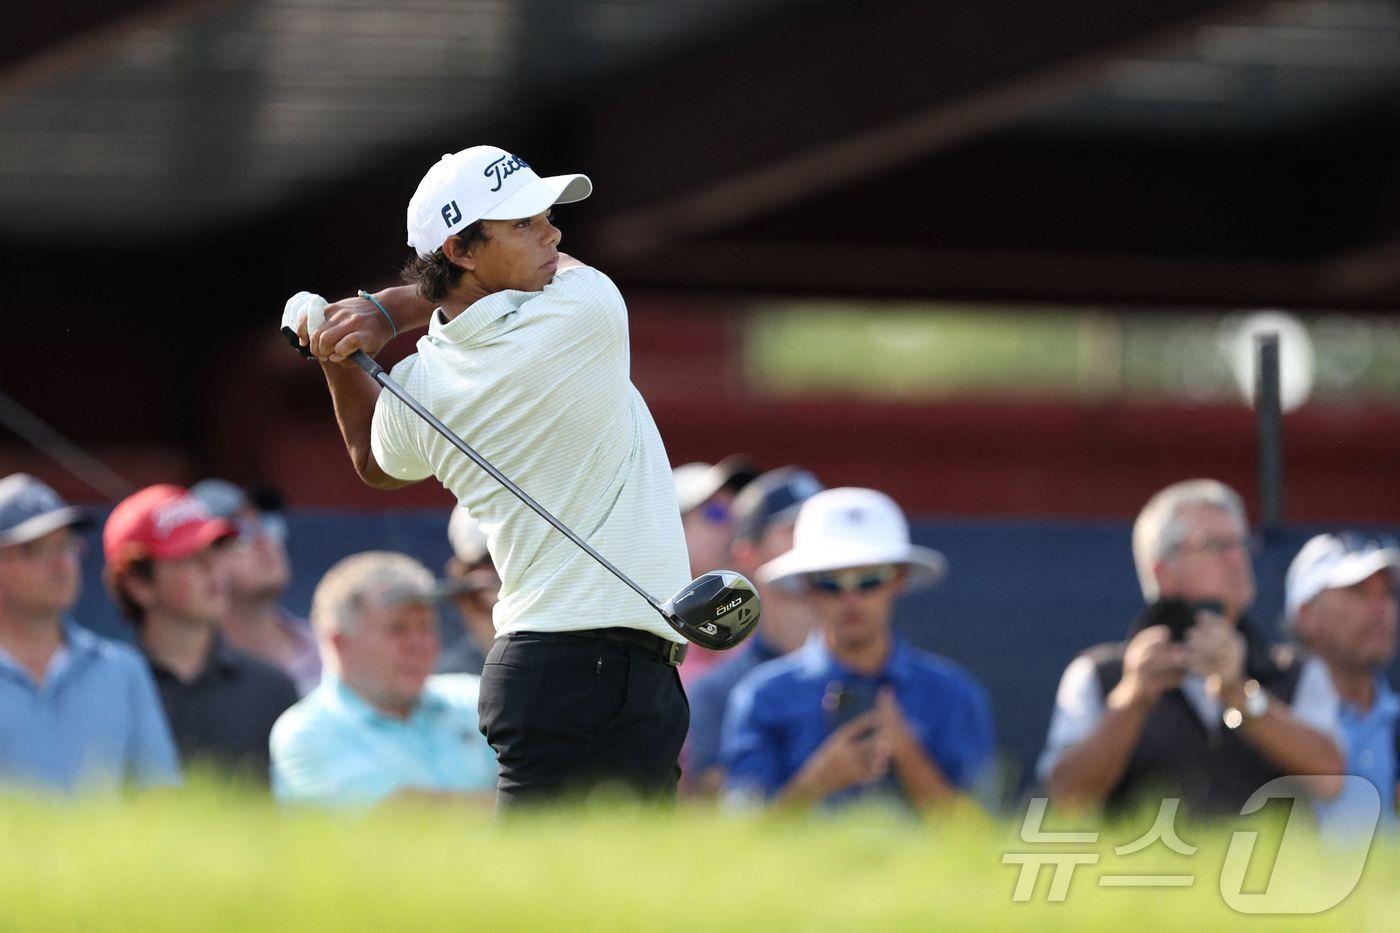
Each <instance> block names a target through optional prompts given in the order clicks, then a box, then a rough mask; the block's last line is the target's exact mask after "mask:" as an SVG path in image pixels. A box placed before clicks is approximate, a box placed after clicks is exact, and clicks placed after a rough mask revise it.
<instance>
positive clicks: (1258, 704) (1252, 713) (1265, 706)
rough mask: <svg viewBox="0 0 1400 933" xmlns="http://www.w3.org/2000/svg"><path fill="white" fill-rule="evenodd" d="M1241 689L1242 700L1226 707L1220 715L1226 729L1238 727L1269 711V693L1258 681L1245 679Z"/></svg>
mask: <svg viewBox="0 0 1400 933" xmlns="http://www.w3.org/2000/svg"><path fill="white" fill-rule="evenodd" d="M1242 689H1243V690H1244V702H1243V703H1242V704H1240V705H1239V706H1229V707H1226V709H1225V712H1224V714H1223V715H1222V716H1221V718H1222V719H1224V720H1225V728H1227V729H1238V728H1239V727H1240V726H1242V725H1244V724H1245V723H1246V722H1247V721H1249V720H1251V719H1258V718H1259V717H1260V716H1263V715H1264V714H1265V713H1267V712H1268V711H1269V693H1268V691H1266V690H1265V689H1264V688H1263V687H1261V686H1259V681H1257V680H1246V681H1245V682H1244V687H1243V688H1242Z"/></svg>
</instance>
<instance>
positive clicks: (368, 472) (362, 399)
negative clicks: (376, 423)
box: [321, 363, 408, 489]
mask: <svg viewBox="0 0 1400 933" xmlns="http://www.w3.org/2000/svg"><path fill="white" fill-rule="evenodd" d="M321 370H322V371H323V372H324V373H325V374H326V385H327V387H329V389H330V391H331V404H332V405H333V406H334V407H335V421H336V424H337V425H339V427H340V436H341V438H342V439H343V440H344V441H345V451H346V453H348V454H349V455H350V462H351V463H352V464H353V465H354V467H355V472H356V473H358V474H359V476H360V479H362V480H364V481H365V482H366V483H368V484H369V485H371V486H374V487H375V488H377V489H397V488H398V487H400V486H407V485H408V484H407V483H405V482H402V481H400V480H396V479H394V478H393V477H391V476H388V475H387V474H385V473H384V471H383V470H381V469H379V464H377V463H375V462H374V455H373V453H372V452H371V451H370V443H369V438H370V426H371V423H372V422H373V420H374V404H375V402H376V401H378V399H379V385H378V383H376V382H375V381H374V380H373V379H371V378H369V376H367V375H365V373H364V372H363V371H362V370H360V369H359V368H358V367H353V368H352V367H347V366H340V365H337V364H335V363H322V364H321Z"/></svg>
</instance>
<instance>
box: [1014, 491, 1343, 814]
mask: <svg viewBox="0 0 1400 933" xmlns="http://www.w3.org/2000/svg"><path fill="white" fill-rule="evenodd" d="M1133 558H1134V561H1135V563H1136V565H1137V571H1138V578H1139V582H1140V583H1141V585H1142V591H1143V596H1144V597H1145V598H1146V600H1147V601H1148V604H1149V605H1148V608H1147V611H1146V612H1144V613H1143V615H1142V616H1140V617H1139V618H1138V619H1137V620H1136V621H1135V622H1134V623H1133V625H1132V627H1131V628H1130V630H1129V633H1128V640H1127V641H1126V642H1116V643H1111V644H1104V645H1099V646H1096V647H1094V648H1091V649H1089V650H1088V651H1085V652H1083V653H1082V654H1080V655H1079V656H1078V657H1077V658H1075V659H1074V660H1073V661H1072V662H1071V663H1070V665H1069V667H1068V668H1066V669H1065V673H1064V676H1063V677H1062V679H1061V681H1060V688H1059V692H1058V694H1057V695H1056V701H1055V712H1054V715H1053V717H1052V719H1051V722H1050V733H1049V737H1048V739H1047V741H1046V748H1045V751H1044V753H1043V754H1042V755H1041V759H1040V764H1039V768H1038V773H1039V776H1040V778H1041V780H1042V781H1043V782H1044V783H1045V785H1046V786H1047V788H1048V790H1049V792H1050V795H1051V797H1053V798H1054V799H1055V800H1056V801H1057V802H1059V803H1069V804H1079V805H1085V804H1087V805H1103V806H1106V807H1108V808H1109V809H1113V810H1121V809H1124V808H1130V807H1132V806H1133V805H1135V804H1138V805H1140V804H1142V803H1143V802H1144V799H1145V798H1147V799H1148V802H1152V801H1154V800H1160V798H1161V797H1162V796H1163V795H1166V796H1177V797H1180V798H1182V800H1183V801H1184V803H1185V805H1186V806H1187V807H1188V808H1189V809H1192V810H1195V811H1197V812H1199V813H1217V814H1225V813H1238V812H1240V808H1241V807H1242V806H1243V804H1244V802H1245V801H1246V800H1247V799H1248V798H1249V796H1250V795H1251V794H1252V793H1253V792H1254V791H1255V790H1257V789H1258V788H1259V787H1261V786H1262V785H1264V784H1266V783H1268V782H1269V781H1271V780H1273V779H1274V778H1277V777H1282V776H1284V775H1307V776H1308V777H1306V778H1304V779H1303V784H1304V788H1303V789H1305V790H1306V791H1308V792H1310V793H1311V794H1313V795H1316V796H1320V797H1328V796H1331V795H1334V794H1335V793H1336V792H1337V790H1338V789H1339V788H1340V785H1341V779H1340V777H1338V775H1340V774H1341V773H1342V770H1343V768H1342V758H1341V753H1340V752H1339V751H1338V746H1337V742H1336V740H1335V736H1336V735H1337V732H1338V724H1337V721H1336V716H1335V712H1331V713H1329V712H1328V710H1329V706H1328V704H1326V703H1325V702H1317V699H1318V698H1321V697H1323V696H1325V695H1326V693H1327V691H1328V690H1329V687H1328V685H1327V684H1326V682H1325V680H1324V679H1323V678H1320V677H1318V676H1316V672H1315V671H1314V670H1313V668H1312V666H1310V665H1303V664H1300V663H1296V660H1295V658H1294V657H1293V655H1292V654H1291V653H1290V652H1289V651H1288V650H1287V649H1284V648H1281V647H1279V646H1274V645H1270V644H1268V642H1267V641H1266V640H1265V638H1264V637H1263V636H1262V635H1261V634H1260V633H1259V632H1258V631H1257V629H1256V628H1255V627H1254V626H1253V624H1251V623H1250V621H1249V620H1248V618H1247V615H1246V613H1247V612H1248V610H1249V608H1250V606H1251V605H1252V604H1253V602H1254V571H1253V567H1252V566H1251V563H1250V542H1249V528H1248V525H1247V523H1246V520H1245V513H1244V504H1243V502H1242V501H1241V499H1240V497H1239V495H1238V494H1237V493H1235V492H1234V490H1232V489H1230V488H1229V487H1228V486H1225V485H1224V484H1223V483H1219V482H1217V481H1215V480H1204V479H1203V480H1190V481H1187V482H1182V483H1176V484H1174V485H1172V486H1169V487H1167V488H1166V489H1164V490H1162V491H1161V492H1159V493H1157V495H1155V496H1153V497H1152V499H1151V500H1150V501H1149V502H1148V503H1147V505H1146V506H1145V507H1144V508H1143V510H1142V512H1141V513H1139V515H1138V518H1137V521H1136V523H1135V524H1134V526H1133ZM1154 792H1156V793H1154Z"/></svg>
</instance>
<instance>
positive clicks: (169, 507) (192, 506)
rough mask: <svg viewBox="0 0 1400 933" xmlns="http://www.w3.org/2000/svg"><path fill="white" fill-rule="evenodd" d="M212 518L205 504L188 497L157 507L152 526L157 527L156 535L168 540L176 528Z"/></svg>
mask: <svg viewBox="0 0 1400 933" xmlns="http://www.w3.org/2000/svg"><path fill="white" fill-rule="evenodd" d="M211 517H212V516H210V514H209V511H208V510H207V509H205V508H204V505H203V503H201V502H200V501H199V500H198V499H194V498H191V497H189V496H186V497H185V498H183V499H172V500H171V501H169V502H163V503H161V504H160V505H158V506H156V507H155V509H153V510H152V511H151V524H152V525H153V526H155V529H156V534H158V535H160V536H161V537H162V538H168V537H170V534H171V532H173V531H174V530H175V529H176V528H180V527H182V526H184V525H188V524H189V523H190V522H203V521H208V520H209V519H210V518H211Z"/></svg>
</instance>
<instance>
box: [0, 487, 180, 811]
mask: <svg viewBox="0 0 1400 933" xmlns="http://www.w3.org/2000/svg"><path fill="white" fill-rule="evenodd" d="M91 525H92V520H91V519H89V518H88V517H87V516H86V515H84V514H83V513H82V512H81V511H79V510H78V509H76V508H74V507H72V506H70V505H69V504H68V503H66V502H64V501H63V500H62V499H60V498H59V497H58V494H57V493H55V492H54V491H53V490H52V489H50V488H49V487H48V486H46V485H44V484H43V483H42V482H40V481H39V480H37V479H35V478H34V477H32V476H28V475H25V474H23V473H16V474H14V475H12V476H7V477H5V478H4V479H0V786H3V787H6V788H16V787H18V788H25V789H40V788H42V789H46V790H56V791H61V792H74V791H93V792H108V791H113V790H116V789H118V788H120V787H121V786H122V785H124V784H136V785H145V786H151V785H166V784H178V783H179V782H180V765H179V761H178V759H177V758H176V754H175V744H174V742H173V741H172V740H171V737H170V729H169V727H168V726H167V725H166V721H165V713H164V712H163V711H162V709H161V705H160V698H159V697H158V695H157V693H156V686H155V682H154V681H153V680H152V678H151V672H150V670H149V669H148V668H147V666H146V662H145V661H143V660H142V658H141V655H139V654H137V653H136V651H135V650H133V649H132V648H130V647H128V646H127V645H123V644H120V643H118V642H115V641H111V640H109V639H106V638H100V637H98V636H97V635H94V634H93V633H91V632H89V631H88V630H87V629H84V628H82V627H80V626H78V625H76V624H74V623H73V622H72V621H70V620H69V619H67V618H66V616H67V613H68V611H69V610H71V609H72V608H73V604H74V603H75V602H77V599H78V587H79V585H80V583H81V580H82V576H81V573H80V570H79V557H80V555H81V552H82V545H83V539H82V538H80V537H78V536H77V532H78V530H79V529H82V528H85V527H90V526H91Z"/></svg>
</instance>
